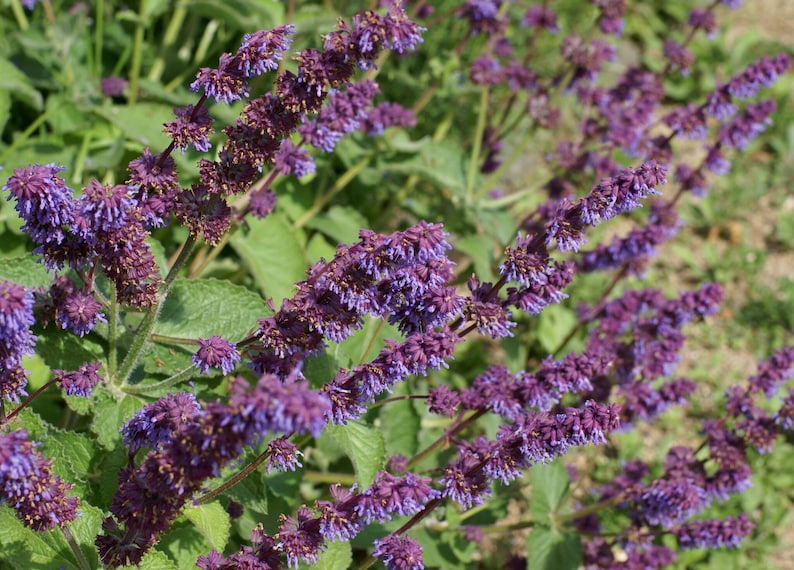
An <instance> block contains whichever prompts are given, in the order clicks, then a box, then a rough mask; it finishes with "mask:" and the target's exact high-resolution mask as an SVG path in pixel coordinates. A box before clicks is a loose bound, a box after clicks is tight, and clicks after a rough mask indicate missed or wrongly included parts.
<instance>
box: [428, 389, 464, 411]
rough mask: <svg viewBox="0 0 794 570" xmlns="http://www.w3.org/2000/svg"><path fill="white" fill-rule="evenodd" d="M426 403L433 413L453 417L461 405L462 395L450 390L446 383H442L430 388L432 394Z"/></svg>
mask: <svg viewBox="0 0 794 570" xmlns="http://www.w3.org/2000/svg"><path fill="white" fill-rule="evenodd" d="M425 403H426V404H427V407H428V411H429V412H430V413H431V414H440V415H442V416H447V417H448V418H451V417H452V416H453V415H455V410H456V409H457V407H458V406H460V396H458V394H457V393H455V392H453V391H452V390H450V389H449V386H447V385H446V384H441V385H440V386H438V387H436V388H431V389H430V394H429V395H428V397H427V400H425Z"/></svg>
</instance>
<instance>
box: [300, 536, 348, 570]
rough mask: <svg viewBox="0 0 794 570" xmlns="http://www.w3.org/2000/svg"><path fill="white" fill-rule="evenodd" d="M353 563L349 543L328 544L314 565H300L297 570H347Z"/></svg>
mask: <svg viewBox="0 0 794 570" xmlns="http://www.w3.org/2000/svg"><path fill="white" fill-rule="evenodd" d="M352 562H353V550H352V549H351V548H350V543H349V542H330V543H328V547H327V548H326V549H325V550H324V551H323V552H322V553H321V554H320V559H319V560H317V562H315V563H314V564H311V565H309V564H303V563H301V564H300V565H299V566H298V568H306V569H307V570H308V569H309V568H311V569H312V570H347V568H350V567H351V564H352Z"/></svg>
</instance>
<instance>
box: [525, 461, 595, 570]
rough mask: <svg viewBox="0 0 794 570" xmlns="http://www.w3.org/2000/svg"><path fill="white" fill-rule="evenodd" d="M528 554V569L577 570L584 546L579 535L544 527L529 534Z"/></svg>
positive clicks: (533, 529)
mask: <svg viewBox="0 0 794 570" xmlns="http://www.w3.org/2000/svg"><path fill="white" fill-rule="evenodd" d="M533 469H534V468H533ZM527 553H528V554H529V560H528V561H527V568H531V569H532V570H576V569H577V568H579V566H580V565H581V564H582V545H581V542H580V541H579V536H578V535H577V534H574V533H570V532H559V531H556V530H553V529H550V528H548V527H546V526H542V525H538V526H535V527H533V528H532V531H531V532H530V533H529V536H528V537H527Z"/></svg>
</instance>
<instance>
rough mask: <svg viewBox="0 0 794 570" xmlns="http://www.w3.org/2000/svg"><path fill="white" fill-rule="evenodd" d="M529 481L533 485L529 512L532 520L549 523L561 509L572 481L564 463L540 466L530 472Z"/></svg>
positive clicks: (558, 461) (558, 462) (553, 462)
mask: <svg viewBox="0 0 794 570" xmlns="http://www.w3.org/2000/svg"><path fill="white" fill-rule="evenodd" d="M529 480H530V482H531V483H532V496H531V497H530V501H529V510H530V513H531V514H532V520H533V521H535V522H536V523H538V524H543V523H545V522H548V521H549V517H550V515H551V513H554V512H556V511H557V510H558V509H559V506H560V503H561V502H562V500H563V498H564V497H565V495H566V494H567V493H568V487H569V485H570V483H571V479H570V477H569V476H568V471H566V469H565V466H564V465H563V464H562V461H560V460H559V459H557V460H556V461H552V462H551V463H549V464H548V465H543V464H538V465H535V466H534V467H532V469H530V470H529Z"/></svg>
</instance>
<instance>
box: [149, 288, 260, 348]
mask: <svg viewBox="0 0 794 570" xmlns="http://www.w3.org/2000/svg"><path fill="white" fill-rule="evenodd" d="M266 310H267V309H266V305H265V302H264V301H263V300H262V298H261V297H260V296H259V295H257V294H256V293H254V292H253V291H249V290H248V289H246V288H245V287H240V286H239V285H235V284H233V283H230V282H228V281H220V280H217V279H190V280H188V279H177V280H176V281H174V285H173V287H172V288H171V292H170V294H169V295H168V298H167V299H166V301H165V304H164V305H163V310H162V312H161V313H160V319H159V320H158V321H157V325H156V326H155V328H154V332H155V333H157V334H162V335H166V336H175V337H182V338H190V339H195V338H208V337H210V336H213V335H219V336H222V337H224V338H226V339H229V340H231V341H237V340H240V339H241V338H243V337H244V336H245V335H246V334H247V333H248V332H249V331H250V330H251V329H252V328H253V327H255V326H256V322H257V319H259V318H262V317H264V316H265V311H266Z"/></svg>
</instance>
